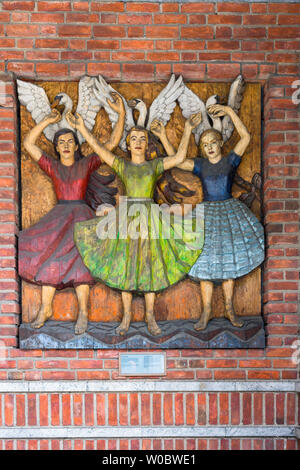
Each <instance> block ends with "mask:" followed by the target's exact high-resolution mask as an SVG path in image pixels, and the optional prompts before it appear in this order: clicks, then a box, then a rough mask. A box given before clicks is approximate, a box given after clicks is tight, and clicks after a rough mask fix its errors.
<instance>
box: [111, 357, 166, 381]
mask: <svg viewBox="0 0 300 470" xmlns="http://www.w3.org/2000/svg"><path fill="white" fill-rule="evenodd" d="M119 374H120V375H131V376H132V375H142V376H145V375H166V354H165V353H120V355H119Z"/></svg>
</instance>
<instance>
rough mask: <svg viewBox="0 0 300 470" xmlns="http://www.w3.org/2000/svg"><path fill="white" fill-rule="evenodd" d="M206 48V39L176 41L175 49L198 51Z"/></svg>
mask: <svg viewBox="0 0 300 470" xmlns="http://www.w3.org/2000/svg"><path fill="white" fill-rule="evenodd" d="M204 48H205V41H174V49H179V50H192V51H193V50H195V51H198V50H202V49H204Z"/></svg>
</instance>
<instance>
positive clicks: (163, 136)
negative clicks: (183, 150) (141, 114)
mask: <svg viewBox="0 0 300 470" xmlns="http://www.w3.org/2000/svg"><path fill="white" fill-rule="evenodd" d="M150 130H151V132H152V134H154V135H155V136H156V137H158V138H159V140H160V141H161V143H162V144H163V147H164V149H165V151H166V152H167V155H169V156H172V155H175V153H176V150H175V148H174V147H173V145H172V144H171V142H170V141H169V139H168V137H167V133H166V128H165V126H164V125H163V123H162V122H161V121H160V120H159V119H154V120H153V121H152V122H151V126H150Z"/></svg>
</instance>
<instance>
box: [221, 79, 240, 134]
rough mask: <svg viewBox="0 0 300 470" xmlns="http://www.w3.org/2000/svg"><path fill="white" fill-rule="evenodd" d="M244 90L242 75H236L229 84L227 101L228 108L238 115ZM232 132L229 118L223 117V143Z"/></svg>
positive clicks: (231, 123) (232, 127)
mask: <svg viewBox="0 0 300 470" xmlns="http://www.w3.org/2000/svg"><path fill="white" fill-rule="evenodd" d="M244 89H245V81H244V79H243V77H242V75H238V76H237V77H236V79H235V80H234V81H233V82H232V84H231V87H230V90H229V95H228V100H227V104H228V106H230V107H231V108H232V109H233V110H234V111H235V112H236V113H238V112H239V110H240V107H241V102H242V99H243V93H244ZM233 130H234V125H233V122H232V120H231V119H230V117H229V116H227V115H226V116H224V118H223V120H222V135H223V140H224V142H226V141H227V140H228V139H229V138H230V137H231V135H232V133H233Z"/></svg>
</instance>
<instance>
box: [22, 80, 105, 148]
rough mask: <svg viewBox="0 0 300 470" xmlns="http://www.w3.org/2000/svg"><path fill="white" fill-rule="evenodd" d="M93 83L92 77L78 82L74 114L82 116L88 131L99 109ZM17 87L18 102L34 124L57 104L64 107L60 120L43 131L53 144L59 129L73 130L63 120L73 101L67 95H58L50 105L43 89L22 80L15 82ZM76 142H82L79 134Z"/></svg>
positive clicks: (92, 125) (91, 127)
mask: <svg viewBox="0 0 300 470" xmlns="http://www.w3.org/2000/svg"><path fill="white" fill-rule="evenodd" d="M94 82H95V78H94V77H88V76H85V77H83V78H82V79H81V80H80V81H79V85H78V105H77V109H76V112H77V113H79V114H80V115H81V116H82V118H83V120H84V123H85V125H86V127H87V128H88V129H89V130H92V129H93V127H94V125H95V119H96V116H97V113H98V112H99V110H100V108H101V106H100V104H99V102H98V100H97V99H96V98H95V95H94V88H95V86H94ZM17 86H18V96H19V101H20V103H21V104H22V105H23V106H26V109H27V110H28V111H29V112H30V113H31V116H32V118H33V120H34V121H35V122H36V124H38V123H39V122H41V121H42V120H43V119H44V118H45V117H46V116H47V115H48V114H50V113H51V109H52V108H54V107H55V106H57V105H58V104H63V105H64V106H65V108H64V111H63V113H62V119H61V120H60V121H59V122H58V123H56V124H51V125H50V126H47V127H46V129H44V134H45V136H46V138H47V139H48V140H50V141H51V142H53V138H54V134H55V132H57V131H58V130H60V129H63V128H67V129H70V130H73V128H72V127H71V126H70V125H69V124H68V122H67V120H66V118H65V116H66V113H67V112H68V111H71V110H72V108H73V101H72V99H71V98H70V97H69V95H67V93H58V94H57V95H56V97H55V98H54V102H53V103H52V105H51V104H50V101H49V99H48V96H47V95H46V92H45V90H44V88H42V87H40V86H37V85H34V84H33V83H30V82H24V81H23V80H17ZM78 140H79V142H80V143H82V142H84V138H83V137H82V135H81V134H80V133H78Z"/></svg>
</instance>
